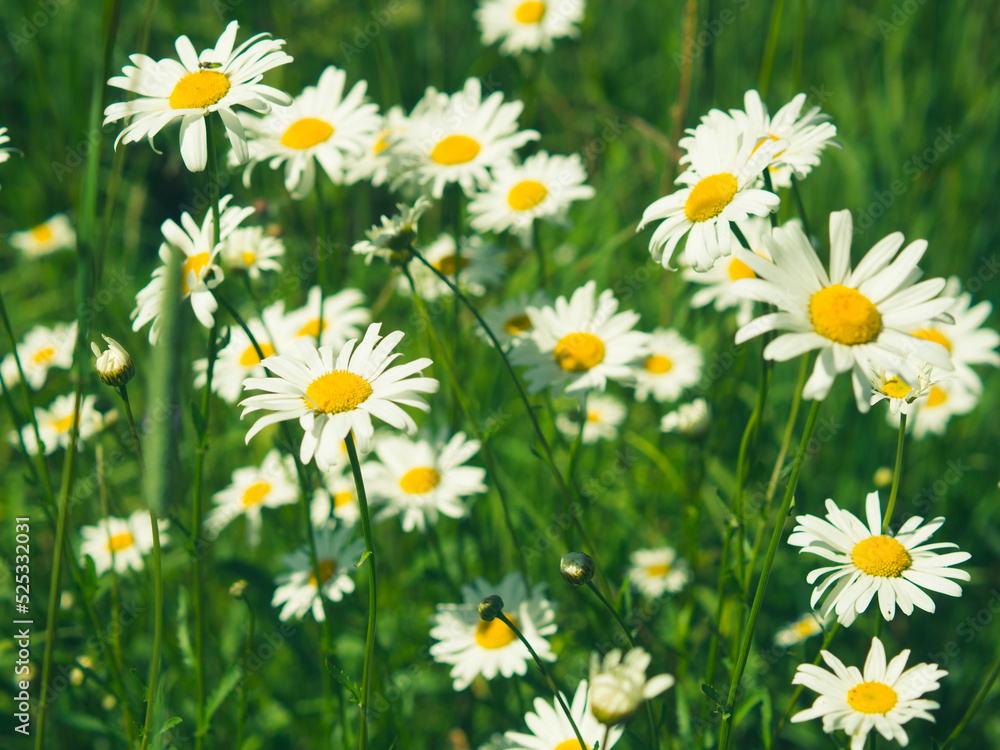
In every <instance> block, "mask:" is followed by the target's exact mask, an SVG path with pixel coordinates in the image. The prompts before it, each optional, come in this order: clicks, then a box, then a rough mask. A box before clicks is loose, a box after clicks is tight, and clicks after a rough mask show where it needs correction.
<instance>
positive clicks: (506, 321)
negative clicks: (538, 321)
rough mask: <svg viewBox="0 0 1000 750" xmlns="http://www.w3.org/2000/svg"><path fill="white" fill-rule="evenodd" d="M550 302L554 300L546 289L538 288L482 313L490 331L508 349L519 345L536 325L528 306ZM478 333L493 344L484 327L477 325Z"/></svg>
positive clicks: (548, 303)
mask: <svg viewBox="0 0 1000 750" xmlns="http://www.w3.org/2000/svg"><path fill="white" fill-rule="evenodd" d="M550 304H552V300H550V299H549V297H548V295H547V294H546V293H545V291H544V290H542V289H537V290H535V291H534V292H532V293H531V294H530V295H529V294H528V293H527V292H521V293H520V294H519V295H517V296H516V297H513V298H511V299H509V300H507V301H505V302H502V303H500V304H499V305H496V306H495V307H487V308H485V309H484V310H483V311H482V313H481V315H482V316H483V320H484V321H486V325H488V326H489V328H490V332H491V333H492V334H493V335H494V336H496V339H497V341H498V342H499V344H500V346H502V347H503V348H504V349H507V348H510V347H513V346H517V345H518V344H520V343H521V342H522V341H524V340H525V339H526V338H528V337H529V336H530V335H531V331H532V330H533V328H534V326H533V325H532V323H531V318H529V317H528V308H529V307H536V308H541V307H545V306H546V305H550ZM476 333H477V334H478V335H479V338H481V339H483V340H484V341H486V342H487V343H488V344H489V345H490V346H492V345H493V342H492V341H491V340H490V337H489V336H487V335H486V332H485V331H484V330H483V329H482V327H479V326H477V327H476Z"/></svg>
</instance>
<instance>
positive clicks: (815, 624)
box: [774, 612, 826, 648]
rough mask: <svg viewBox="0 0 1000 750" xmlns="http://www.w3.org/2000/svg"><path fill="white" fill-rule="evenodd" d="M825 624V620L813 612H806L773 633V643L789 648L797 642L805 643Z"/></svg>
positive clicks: (820, 630)
mask: <svg viewBox="0 0 1000 750" xmlns="http://www.w3.org/2000/svg"><path fill="white" fill-rule="evenodd" d="M825 624H826V623H825V620H824V619H823V618H822V617H820V616H819V615H817V614H816V613H815V612H806V613H805V614H804V615H802V616H801V617H800V618H799V619H797V620H795V621H794V622H790V623H788V624H787V625H785V627H783V628H782V629H781V630H779V631H778V632H777V633H775V634H774V645H776V646H780V647H781V648H791V647H792V646H795V645H797V644H799V643H805V642H806V641H807V640H809V639H810V638H812V637H813V636H814V635H819V634H820V633H822V632H823V628H824V627H825Z"/></svg>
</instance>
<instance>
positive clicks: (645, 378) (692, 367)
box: [632, 328, 704, 402]
mask: <svg viewBox="0 0 1000 750" xmlns="http://www.w3.org/2000/svg"><path fill="white" fill-rule="evenodd" d="M703 364H704V358H703V357H702V354H701V348H700V347H698V346H695V345H694V344H692V343H691V342H689V341H688V340H687V339H685V338H684V337H683V336H681V335H680V334H679V333H677V331H675V330H673V329H666V328H657V329H656V330H655V331H653V333H652V334H651V335H650V337H649V354H648V356H647V357H646V358H645V359H644V360H643V361H642V363H641V364H640V365H636V366H634V367H633V368H632V369H633V372H634V373H635V397H636V400H638V401H645V400H646V399H647V398H648V397H649V395H650V394H652V396H653V398H654V399H656V400H657V401H660V402H663V401H676V400H677V399H678V398H680V395H681V393H683V392H684V389H685V388H690V387H691V386H693V385H694V384H695V383H697V382H698V380H699V379H701V368H702V365H703Z"/></svg>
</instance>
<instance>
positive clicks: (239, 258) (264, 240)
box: [221, 227, 285, 280]
mask: <svg viewBox="0 0 1000 750" xmlns="http://www.w3.org/2000/svg"><path fill="white" fill-rule="evenodd" d="M221 255H222V262H223V263H225V265H226V267H227V268H231V269H234V270H239V271H246V272H247V276H249V277H250V278H251V279H254V280H257V279H259V278H260V272H261V271H281V260H280V259H281V258H283V257H284V256H285V243H284V242H282V241H281V239H280V238H278V237H272V236H270V235H268V234H265V233H264V227H240V228H239V229H234V230H233V231H232V232H231V233H230V235H229V237H227V238H226V240H225V242H223V243H222V250H221Z"/></svg>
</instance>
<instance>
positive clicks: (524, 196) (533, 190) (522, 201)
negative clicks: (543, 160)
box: [507, 3, 549, 211]
mask: <svg viewBox="0 0 1000 750" xmlns="http://www.w3.org/2000/svg"><path fill="white" fill-rule="evenodd" d="M539 5H541V3H539ZM548 194H549V191H548V189H546V187H545V185H543V184H542V183H540V182H536V181H535V180H524V181H522V182H519V183H517V184H516V185H515V186H514V187H512V188H511V189H510V192H509V193H507V205H509V206H510V207H511V208H513V209H514V210H515V211H529V210H531V209H532V208H534V207H535V206H537V205H538V204H539V203H541V202H542V201H543V200H545V196H547V195H548Z"/></svg>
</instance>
